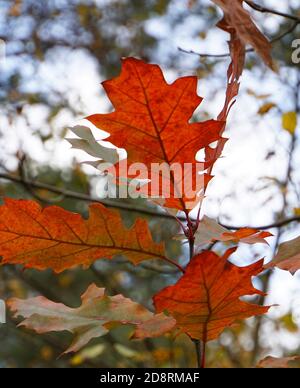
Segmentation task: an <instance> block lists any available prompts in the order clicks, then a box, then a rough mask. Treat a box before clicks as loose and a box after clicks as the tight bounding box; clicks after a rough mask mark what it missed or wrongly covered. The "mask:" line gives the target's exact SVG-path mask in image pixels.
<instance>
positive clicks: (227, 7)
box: [212, 0, 275, 70]
mask: <svg viewBox="0 0 300 388" xmlns="http://www.w3.org/2000/svg"><path fill="white" fill-rule="evenodd" d="M212 1H213V2H214V3H215V4H217V5H218V6H219V7H220V8H221V9H222V10H223V12H224V18H223V20H222V21H221V22H220V23H219V26H220V28H222V29H224V30H226V31H227V32H230V33H231V34H232V35H233V34H235V39H233V40H232V42H233V44H236V45H238V46H239V48H238V51H240V54H239V60H238V63H239V65H238V67H239V68H240V69H242V67H243V57H244V53H243V51H244V48H245V46H246V45H247V44H249V45H251V46H252V47H253V49H254V50H255V51H256V52H257V54H258V55H259V56H260V57H261V58H262V59H263V61H264V62H265V63H266V65H267V66H269V67H270V68H271V69H272V70H274V69H275V66H274V63H273V61H272V57H271V49H272V45H271V43H270V42H269V40H268V39H267V38H266V37H265V36H264V35H263V34H262V33H261V32H260V30H259V29H258V28H257V27H256V25H255V24H254V22H253V20H252V19H251V15H250V13H249V12H248V11H246V10H245V9H244V8H243V0H212ZM238 40H240V42H241V44H240V43H239V42H238Z"/></svg>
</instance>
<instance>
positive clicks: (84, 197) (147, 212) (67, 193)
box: [0, 173, 300, 230]
mask: <svg viewBox="0 0 300 388" xmlns="http://www.w3.org/2000/svg"><path fill="white" fill-rule="evenodd" d="M0 179H5V180H8V181H11V182H15V183H17V184H20V185H22V186H25V187H26V188H28V186H30V187H32V188H33V189H42V190H47V191H49V192H51V193H54V194H59V195H61V196H63V197H64V198H72V199H77V200H79V201H86V202H96V203H101V204H103V205H104V206H107V207H109V208H114V209H119V210H125V211H130V212H133V213H137V214H140V215H144V216H151V217H159V218H164V219H169V220H175V219H174V216H172V215H171V214H169V213H167V212H163V211H159V210H155V208H154V209H153V210H152V209H145V208H141V207H136V206H132V205H129V204H125V203H120V202H117V201H114V200H111V199H99V198H96V197H93V196H91V195H88V194H84V193H78V192H76V191H71V190H67V189H61V188H58V187H55V186H51V185H49V184H47V183H43V182H37V181H33V180H30V179H26V180H24V179H22V178H21V177H20V176H15V175H10V174H7V173H0ZM177 218H178V219H180V220H181V221H186V217H185V216H178V217H177ZM191 221H196V220H194V219H192V218H191ZM292 222H300V216H294V217H289V218H285V219H282V220H280V221H276V222H273V223H270V224H267V225H258V226H249V225H246V226H245V225H240V226H237V225H228V224H225V223H222V222H220V225H221V226H223V227H224V228H227V229H232V230H238V229H241V228H253V229H260V230H266V229H272V228H280V227H282V226H286V225H288V224H290V223H292Z"/></svg>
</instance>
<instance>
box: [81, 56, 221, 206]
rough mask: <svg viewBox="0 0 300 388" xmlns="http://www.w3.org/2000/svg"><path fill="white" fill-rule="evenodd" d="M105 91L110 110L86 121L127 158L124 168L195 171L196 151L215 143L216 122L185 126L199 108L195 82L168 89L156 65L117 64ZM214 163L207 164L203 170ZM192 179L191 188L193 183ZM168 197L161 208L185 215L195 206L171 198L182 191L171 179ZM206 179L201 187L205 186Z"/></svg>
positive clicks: (218, 126)
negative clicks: (162, 166)
mask: <svg viewBox="0 0 300 388" xmlns="http://www.w3.org/2000/svg"><path fill="white" fill-rule="evenodd" d="M103 86H104V89H105V91H106V93H107V95H108V97H109V98H110V100H111V102H112V104H113V105H114V107H115V111H114V112H112V113H109V114H96V115H92V116H89V117H88V119H89V120H90V121H91V122H92V123H93V124H94V125H96V126H97V127H98V128H100V129H103V130H105V131H107V132H109V133H110V134H111V136H110V138H109V141H110V142H112V143H113V144H115V145H116V146H118V147H120V148H125V149H126V151H127V153H128V164H130V163H135V162H140V163H144V164H145V165H146V166H147V168H148V171H150V167H151V164H153V163H159V164H160V163H166V164H167V165H168V166H171V165H174V164H179V165H180V166H183V164H184V163H190V164H191V165H192V166H193V167H195V166H196V160H195V156H196V153H197V152H198V151H199V150H200V149H204V148H206V147H208V146H209V144H210V143H212V142H214V141H217V140H219V139H220V132H221V130H222V129H223V124H224V123H222V122H221V121H214V120H209V121H206V122H203V123H199V122H198V123H189V120H190V119H191V117H192V115H193V112H194V111H195V109H196V108H197V107H198V105H199V104H200V102H201V100H202V99H201V98H200V97H199V96H198V95H197V92H196V89H197V77H183V78H179V79H177V80H176V81H175V82H174V83H173V84H171V85H169V84H167V83H166V81H165V79H164V77H163V74H162V71H161V69H160V68H159V66H157V65H151V64H146V63H145V62H143V61H141V60H138V59H135V58H126V59H123V61H122V71H121V74H120V76H119V77H117V78H115V79H113V80H110V81H105V82H104V83H103ZM211 163H213V161H209V160H208V162H207V163H206V165H205V168H207V167H209V165H210V164H211ZM195 177H196V175H195V173H194V174H193V177H192V182H193V183H195ZM172 179H173V180H174V181H173V182H172V184H173V188H172V190H171V191H172V192H171V197H170V198H167V199H166V202H165V206H166V207H175V208H177V209H183V210H185V209H186V208H187V207H188V208H192V207H193V206H194V204H195V203H194V201H195V200H196V198H195V197H193V198H191V200H190V201H189V202H191V204H190V205H189V206H187V200H188V198H185V197H184V196H183V198H180V199H178V198H175V197H176V194H177V193H178V192H181V191H182V190H181V189H180V188H179V186H180V187H182V181H181V180H176V178H174V176H173V178H172ZM208 180H209V178H206V179H205V181H204V184H203V185H202V187H197V189H198V190H197V191H200V190H201V189H203V186H205V185H206V184H207V183H208Z"/></svg>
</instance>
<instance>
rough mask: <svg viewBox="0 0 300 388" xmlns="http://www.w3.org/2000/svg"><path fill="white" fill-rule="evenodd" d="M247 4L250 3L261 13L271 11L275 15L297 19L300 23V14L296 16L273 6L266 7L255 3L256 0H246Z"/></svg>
mask: <svg viewBox="0 0 300 388" xmlns="http://www.w3.org/2000/svg"><path fill="white" fill-rule="evenodd" d="M244 1H245V3H246V4H248V5H249V7H251V8H252V9H254V10H255V11H258V12H261V13H271V14H273V15H277V16H282V17H284V18H287V19H291V20H295V21H296V22H298V23H300V18H299V17H298V16H294V15H291V14H288V13H285V12H280V11H277V10H275V9H273V8H268V7H264V6H262V5H260V4H257V3H255V2H254V1H250V0H244Z"/></svg>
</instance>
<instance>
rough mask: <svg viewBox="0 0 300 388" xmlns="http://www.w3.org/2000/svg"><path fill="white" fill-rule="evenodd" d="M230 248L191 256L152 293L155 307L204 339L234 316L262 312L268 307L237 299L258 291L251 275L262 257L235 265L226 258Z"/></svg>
mask: <svg viewBox="0 0 300 388" xmlns="http://www.w3.org/2000/svg"><path fill="white" fill-rule="evenodd" d="M233 251H234V250H233V249H231V250H229V251H227V252H226V253H225V255H224V256H222V257H220V256H218V255H217V254H216V253H214V252H211V251H205V252H203V253H201V254H199V255H197V256H195V257H194V258H193V259H192V260H191V262H190V264H189V265H188V266H187V268H186V272H185V274H184V275H183V276H182V277H181V278H180V279H179V281H178V282H177V283H176V284H175V285H172V286H169V287H166V288H165V289H163V290H162V291H160V292H159V293H158V294H156V295H155V296H154V305H155V308H156V311H157V312H163V311H166V312H168V313H169V314H170V315H171V316H173V317H174V318H175V320H176V321H177V326H178V328H179V329H180V330H181V331H183V332H184V333H186V334H188V335H189V336H190V337H191V338H192V339H199V340H202V341H203V342H204V343H206V342H207V341H210V340H213V339H216V338H217V337H218V336H219V335H220V334H221V332H222V331H223V330H224V329H225V327H228V326H231V325H232V324H233V323H234V322H235V321H237V320H240V319H245V318H249V317H252V316H254V315H258V314H264V313H266V312H267V311H268V309H269V307H264V306H258V305H255V304H250V303H247V302H244V301H241V300H240V297H242V296H245V295H255V294H259V295H262V292H261V291H259V290H256V289H255V288H254V287H253V286H252V282H251V279H252V277H253V276H256V275H258V274H259V273H260V272H261V271H262V270H263V260H260V261H258V262H257V263H255V264H252V265H249V266H247V267H237V266H235V265H233V264H231V263H230V262H229V261H228V260H227V259H228V257H229V255H230V254H231V253H232V252H233Z"/></svg>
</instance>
